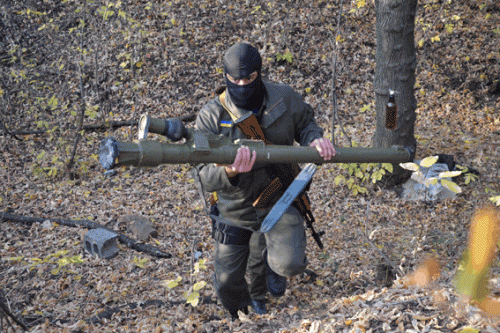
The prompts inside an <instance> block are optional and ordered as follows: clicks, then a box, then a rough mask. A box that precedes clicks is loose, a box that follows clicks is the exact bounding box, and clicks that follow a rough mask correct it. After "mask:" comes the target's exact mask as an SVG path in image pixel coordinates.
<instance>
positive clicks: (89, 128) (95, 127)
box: [0, 113, 196, 136]
mask: <svg viewBox="0 0 500 333" xmlns="http://www.w3.org/2000/svg"><path fill="white" fill-rule="evenodd" d="M177 118H179V119H180V120H181V121H183V122H185V123H188V122H191V121H194V120H195V118H196V113H190V114H187V115H184V116H180V117H177ZM137 124H138V121H137V120H131V119H130V120H122V121H112V122H105V123H100V124H87V125H83V127H82V130H83V131H85V132H94V131H105V130H108V129H115V128H120V127H125V126H137ZM0 125H1V123H0ZM74 129H75V130H77V129H78V128H77V127H75V128H74ZM44 133H46V131H43V130H37V131H21V130H19V131H14V132H9V133H8V134H9V135H13V136H15V135H33V134H34V135H38V134H44Z"/></svg>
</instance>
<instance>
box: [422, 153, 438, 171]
mask: <svg viewBox="0 0 500 333" xmlns="http://www.w3.org/2000/svg"><path fill="white" fill-rule="evenodd" d="M438 159H439V157H438V156H429V157H426V158H424V159H423V160H422V161H420V166H421V167H424V168H430V167H431V166H432V165H434V164H435V163H436V162H437V160H438Z"/></svg>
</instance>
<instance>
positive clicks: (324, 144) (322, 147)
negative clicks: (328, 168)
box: [309, 138, 335, 161]
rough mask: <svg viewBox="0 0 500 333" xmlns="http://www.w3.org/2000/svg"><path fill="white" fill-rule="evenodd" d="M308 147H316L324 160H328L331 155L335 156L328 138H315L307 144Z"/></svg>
mask: <svg viewBox="0 0 500 333" xmlns="http://www.w3.org/2000/svg"><path fill="white" fill-rule="evenodd" d="M309 146H310V147H316V149H317V150H318V152H319V155H320V156H321V157H323V159H324V160H325V161H328V160H330V159H331V158H332V157H333V156H335V148H334V147H333V144H332V142H331V141H330V140H328V139H325V138H321V139H316V140H314V141H313V142H311V144H310V145H309Z"/></svg>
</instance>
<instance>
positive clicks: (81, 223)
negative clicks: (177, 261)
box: [0, 212, 172, 258]
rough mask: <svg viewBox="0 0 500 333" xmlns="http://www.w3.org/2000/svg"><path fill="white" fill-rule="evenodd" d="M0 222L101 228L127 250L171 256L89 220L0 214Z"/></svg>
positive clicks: (165, 256) (155, 255)
mask: <svg viewBox="0 0 500 333" xmlns="http://www.w3.org/2000/svg"><path fill="white" fill-rule="evenodd" d="M0 220H6V221H13V222H21V223H26V224H31V223H36V222H40V223H42V222H43V221H46V220H50V221H51V222H55V223H57V224H62V225H65V226H68V227H83V228H87V229H97V228H102V229H106V230H108V231H110V232H114V233H115V234H117V235H118V239H119V240H120V242H122V243H124V244H125V245H127V246H128V247H129V248H131V249H134V250H136V251H139V252H144V253H146V254H149V255H151V256H154V257H158V258H171V257H172V255H171V254H170V253H165V252H163V251H161V250H160V249H158V248H156V247H155V246H152V245H148V244H141V243H137V242H136V241H134V240H133V239H131V238H129V237H127V236H125V235H122V234H120V233H118V232H116V231H114V230H112V229H110V228H108V227H105V226H103V225H100V224H99V223H95V222H92V221H89V220H64V219H49V218H43V217H29V216H20V215H14V214H9V213H6V212H4V213H1V214H0Z"/></svg>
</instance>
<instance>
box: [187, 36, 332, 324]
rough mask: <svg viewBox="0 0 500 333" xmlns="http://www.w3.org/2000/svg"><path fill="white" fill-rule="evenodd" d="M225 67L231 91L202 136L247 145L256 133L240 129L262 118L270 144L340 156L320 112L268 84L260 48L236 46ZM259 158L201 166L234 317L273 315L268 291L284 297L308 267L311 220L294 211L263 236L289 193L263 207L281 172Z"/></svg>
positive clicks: (223, 296) (225, 300)
mask: <svg viewBox="0 0 500 333" xmlns="http://www.w3.org/2000/svg"><path fill="white" fill-rule="evenodd" d="M223 62H224V75H225V81H226V89H225V91H223V92H222V93H221V94H220V95H219V96H218V97H216V98H214V99H213V100H212V101H210V102H209V103H208V104H207V105H205V106H204V107H203V108H202V110H201V111H200V112H199V115H198V117H197V120H196V125H195V126H196V129H197V130H200V131H202V132H205V133H214V134H222V135H224V136H227V137H229V138H231V139H232V140H237V139H246V138H248V133H243V132H242V129H241V128H240V127H238V126H236V125H235V124H236V123H238V121H239V119H247V118H249V117H250V116H252V117H253V116H255V118H253V119H257V120H256V121H257V122H258V125H257V127H260V129H261V130H262V133H263V135H264V137H265V140H266V143H267V142H272V143H273V144H277V145H293V144H294V142H298V143H299V144H300V145H302V146H315V147H316V148H317V150H318V153H319V154H320V155H321V156H322V157H323V158H324V159H325V160H328V159H330V158H331V157H332V156H334V155H335V149H334V147H333V145H332V143H331V142H330V141H329V140H327V139H323V138H322V136H323V130H322V129H321V128H320V127H319V126H318V125H317V124H316V123H315V121H314V111H313V109H312V108H311V106H310V105H308V104H307V103H305V102H304V101H303V99H302V97H301V95H300V94H298V93H297V92H295V91H294V90H293V89H292V88H290V87H288V86H286V85H282V84H276V83H271V82H267V81H263V79H262V76H261V68H262V59H261V56H260V54H259V52H258V51H257V49H255V48H254V47H252V46H251V45H249V44H246V43H238V44H235V45H233V46H231V47H230V48H229V49H228V51H227V52H226V54H225V55H224V60H223ZM252 127H253V128H254V127H255V126H252ZM255 159H256V153H255V151H253V152H251V151H250V150H249V148H248V147H245V146H243V147H241V148H240V149H239V150H238V153H237V155H236V158H235V160H234V163H233V164H232V165H217V164H200V165H198V166H197V168H198V171H199V174H200V179H201V182H202V184H203V187H204V189H205V190H206V191H208V192H215V193H216V197H217V200H216V203H215V200H212V201H213V202H214V203H215V205H213V206H212V212H213V215H212V216H213V219H214V238H215V256H214V257H215V274H214V287H215V290H216V292H217V296H218V298H219V300H220V301H221V303H222V305H223V306H224V307H225V308H226V309H227V310H228V311H229V312H230V314H231V315H232V317H233V319H235V318H237V317H238V314H237V313H238V310H242V311H244V312H246V311H247V307H248V306H252V307H253V308H254V310H255V312H257V313H258V314H265V313H267V310H266V305H265V304H266V296H267V295H266V293H267V292H269V293H270V294H271V295H272V296H274V297H279V296H282V295H283V294H284V293H285V291H286V282H287V280H286V279H287V277H291V276H294V275H297V274H300V273H302V272H303V271H304V269H305V267H306V265H307V259H306V255H305V249H306V236H305V225H304V219H303V217H302V216H301V214H300V213H299V211H298V210H297V209H296V208H295V207H294V206H291V207H290V208H289V209H288V210H287V211H286V212H285V214H284V215H283V217H282V218H281V219H280V220H279V221H278V223H277V224H276V225H275V226H274V227H273V228H272V229H271V230H270V231H268V232H267V233H265V234H262V233H259V232H258V230H259V229H260V226H261V222H262V221H263V219H264V218H265V216H266V214H267V213H269V211H270V209H271V208H272V204H273V203H274V202H276V200H277V199H278V198H279V196H280V195H281V194H283V192H284V191H285V190H286V187H284V188H280V190H278V191H277V192H278V193H273V195H274V196H275V197H276V199H275V200H274V201H273V200H270V201H269V202H268V204H267V205H264V206H262V205H260V204H259V203H257V202H261V201H262V200H261V199H262V194H263V192H265V191H267V190H268V189H269V187H270V184H274V183H273V181H276V178H277V177H279V174H280V172H279V170H281V169H280V167H279V166H277V165H276V164H255ZM254 164H255V165H254ZM288 166H289V165H288V164H287V165H285V167H288ZM282 167H283V165H281V168H282ZM266 193H267V192H266ZM259 200H261V201H259ZM247 270H248V273H249V283H247V280H246V278H245V274H246V272H247Z"/></svg>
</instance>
